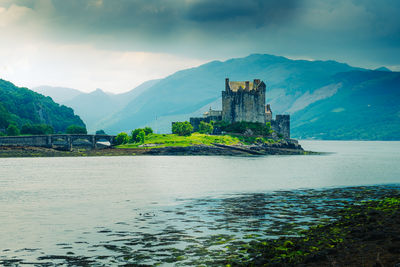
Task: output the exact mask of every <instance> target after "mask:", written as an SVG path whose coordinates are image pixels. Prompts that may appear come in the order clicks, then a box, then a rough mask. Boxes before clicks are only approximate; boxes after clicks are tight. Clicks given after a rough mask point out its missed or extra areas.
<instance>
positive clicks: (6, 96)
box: [0, 79, 85, 132]
mask: <svg viewBox="0 0 400 267" xmlns="http://www.w3.org/2000/svg"><path fill="white" fill-rule="evenodd" d="M10 124H15V125H16V126H17V127H19V128H21V127H22V126H23V125H27V124H47V125H50V126H52V127H53V129H54V132H65V130H66V128H67V127H68V126H70V125H78V126H82V127H85V124H84V122H83V121H82V120H81V118H80V117H79V116H77V115H75V114H74V111H73V110H72V109H71V108H69V107H66V106H63V105H59V104H57V103H55V102H54V101H53V100H52V99H51V98H50V97H45V96H43V95H41V94H39V93H35V92H33V91H31V90H29V89H27V88H22V87H17V86H15V85H14V84H12V83H11V82H8V81H5V80H2V79H0V129H3V131H4V129H6V128H7V127H8V126H9V125H10Z"/></svg>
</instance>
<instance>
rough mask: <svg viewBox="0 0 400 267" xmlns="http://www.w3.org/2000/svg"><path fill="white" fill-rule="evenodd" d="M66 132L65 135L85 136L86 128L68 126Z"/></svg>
mask: <svg viewBox="0 0 400 267" xmlns="http://www.w3.org/2000/svg"><path fill="white" fill-rule="evenodd" d="M66 132H67V134H87V130H86V128H85V127H82V126H78V125H70V126H68V127H67V130H66Z"/></svg>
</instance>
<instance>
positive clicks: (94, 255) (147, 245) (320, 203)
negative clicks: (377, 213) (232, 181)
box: [0, 185, 400, 266]
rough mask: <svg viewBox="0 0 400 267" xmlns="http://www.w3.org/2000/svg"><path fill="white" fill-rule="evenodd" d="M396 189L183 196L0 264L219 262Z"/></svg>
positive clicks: (11, 255)
mask: <svg viewBox="0 0 400 267" xmlns="http://www.w3.org/2000/svg"><path fill="white" fill-rule="evenodd" d="M399 194H400V186H399V185H386V186H370V187H346V188H336V189H325V190H313V189H303V190H292V191H277V192H271V193H264V194H262V193H257V194H243V195H230V196H226V197H224V198H203V199H202V198H200V199H180V200H177V204H176V205H174V206H170V207H164V208H161V209H160V208H157V209H151V208H148V209H142V210H136V211H135V212H132V214H131V217H130V218H129V220H126V221H120V222H116V223H115V224H114V225H112V226H108V227H96V228H95V229H92V231H94V232H95V233H96V235H97V241H96V242H93V241H92V242H88V241H83V240H85V238H84V235H86V234H90V233H88V232H82V233H81V235H82V238H80V237H79V238H78V239H77V240H75V241H74V242H70V243H57V244H55V246H57V247H58V248H59V253H58V254H48V253H47V252H46V251H45V250H44V249H42V248H30V247H29V248H21V249H17V250H11V249H4V250H3V251H2V256H0V263H2V264H11V263H29V262H30V263H32V264H33V263H36V264H46V263H49V264H51V263H56V264H63V263H64V264H69V265H85V264H91V265H97V264H98V265H103V264H104V265H109V264H116V263H119V264H123V263H135V264H144V265H155V264H160V263H176V264H179V265H187V266H193V265H199V264H207V265H213V264H216V265H218V264H222V263H224V261H225V260H226V259H228V258H229V257H232V256H233V255H239V254H241V255H243V254H244V249H245V248H246V247H247V246H248V242H249V241H251V240H259V241H262V240H263V239H267V238H277V237H280V236H291V235H297V234H298V232H299V231H300V230H302V229H306V228H308V227H309V226H310V225H313V224H316V223H318V222H323V221H329V220H330V219H331V218H332V216H333V215H334V214H335V213H337V211H338V208H340V207H341V206H343V205H346V204H349V203H352V202H354V201H362V200H369V199H379V198H382V197H384V196H391V195H399Z"/></svg>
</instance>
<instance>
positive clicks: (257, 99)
mask: <svg viewBox="0 0 400 267" xmlns="http://www.w3.org/2000/svg"><path fill="white" fill-rule="evenodd" d="M265 91H266V85H265V83H264V82H263V81H261V80H259V79H254V81H253V82H250V81H244V82H242V81H240V82H231V81H229V79H228V78H226V79H225V90H224V91H222V111H220V110H212V109H211V108H210V110H209V111H208V112H205V113H204V115H203V117H202V118H190V123H191V124H192V125H193V128H194V130H195V131H197V130H198V127H199V124H200V122H201V121H205V122H211V121H219V120H223V121H226V122H228V123H233V122H239V121H247V122H260V123H266V122H270V123H271V127H272V129H273V130H274V131H275V132H276V133H277V134H278V135H281V136H282V137H283V138H290V115H276V117H275V120H274V119H273V118H272V111H271V106H270V105H269V104H267V105H266V104H265Z"/></svg>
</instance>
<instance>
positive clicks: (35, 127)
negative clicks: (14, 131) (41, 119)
mask: <svg viewBox="0 0 400 267" xmlns="http://www.w3.org/2000/svg"><path fill="white" fill-rule="evenodd" d="M53 133H54V129H53V127H52V126H51V125H47V124H24V125H22V127H21V134H32V135H40V134H53Z"/></svg>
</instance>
